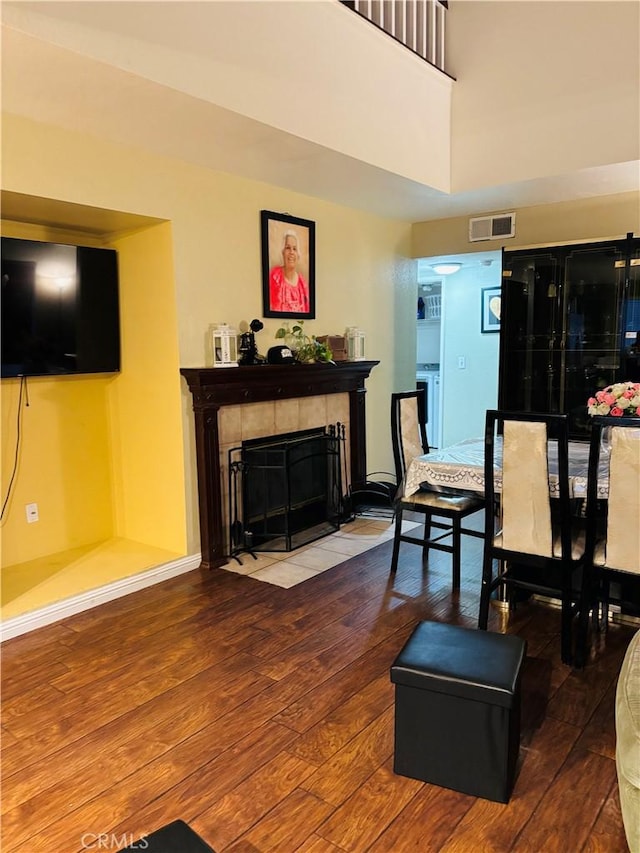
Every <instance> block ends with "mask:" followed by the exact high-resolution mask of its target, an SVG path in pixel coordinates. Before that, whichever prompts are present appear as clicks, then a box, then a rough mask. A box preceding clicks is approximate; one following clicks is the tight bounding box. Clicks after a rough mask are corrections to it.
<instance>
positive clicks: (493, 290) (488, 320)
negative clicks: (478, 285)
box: [480, 287, 502, 332]
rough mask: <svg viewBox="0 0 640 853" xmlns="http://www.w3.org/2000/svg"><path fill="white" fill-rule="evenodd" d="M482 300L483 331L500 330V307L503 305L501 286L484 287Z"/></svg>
mask: <svg viewBox="0 0 640 853" xmlns="http://www.w3.org/2000/svg"><path fill="white" fill-rule="evenodd" d="M481 294H482V301H481V306H482V307H481V311H482V323H481V327H480V328H481V330H482V332H499V331H500V309H501V307H502V296H501V290H500V288H499V287H483V288H482V290H481Z"/></svg>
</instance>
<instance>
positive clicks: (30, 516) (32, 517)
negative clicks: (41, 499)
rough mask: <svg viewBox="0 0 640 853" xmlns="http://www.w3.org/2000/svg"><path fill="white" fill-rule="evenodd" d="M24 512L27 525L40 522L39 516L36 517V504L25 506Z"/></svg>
mask: <svg viewBox="0 0 640 853" xmlns="http://www.w3.org/2000/svg"><path fill="white" fill-rule="evenodd" d="M25 511H26V513H27V521H28V523H29V524H33V522H34V521H40V516H39V515H38V504H27V505H26V506H25Z"/></svg>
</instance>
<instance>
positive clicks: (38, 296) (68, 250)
mask: <svg viewBox="0 0 640 853" xmlns="http://www.w3.org/2000/svg"><path fill="white" fill-rule="evenodd" d="M0 311H1V314H2V340H1V347H2V376H3V377H9V376H47V375H60V374H74V373H112V372H116V371H119V370H120V314H119V303H118V256H117V252H116V251H115V249H97V248H89V247H87V246H67V245H63V244H59V243H43V242H39V241H36V240H19V239H16V238H13V237H3V238H2V302H1V303H0Z"/></svg>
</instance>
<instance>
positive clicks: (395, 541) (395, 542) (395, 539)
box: [391, 507, 402, 575]
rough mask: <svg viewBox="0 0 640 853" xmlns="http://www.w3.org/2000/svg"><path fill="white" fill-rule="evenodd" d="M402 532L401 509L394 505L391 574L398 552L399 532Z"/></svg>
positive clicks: (395, 568) (396, 566) (394, 567)
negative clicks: (394, 518) (394, 524)
mask: <svg viewBox="0 0 640 853" xmlns="http://www.w3.org/2000/svg"><path fill="white" fill-rule="evenodd" d="M401 533H402V510H401V509H400V508H399V507H396V527H395V531H394V534H393V553H392V554H391V574H392V575H395V573H396V570H397V568H398V556H399V554H400V534H401Z"/></svg>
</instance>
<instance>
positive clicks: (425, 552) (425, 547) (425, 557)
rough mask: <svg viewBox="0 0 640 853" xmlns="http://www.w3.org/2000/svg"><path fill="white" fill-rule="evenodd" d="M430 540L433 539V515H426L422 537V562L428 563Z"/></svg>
mask: <svg viewBox="0 0 640 853" xmlns="http://www.w3.org/2000/svg"><path fill="white" fill-rule="evenodd" d="M429 539H431V515H425V517H424V535H423V537H422V541H423V542H424V544H423V546H422V562H423V563H426V562H427V561H428V559H429Z"/></svg>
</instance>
